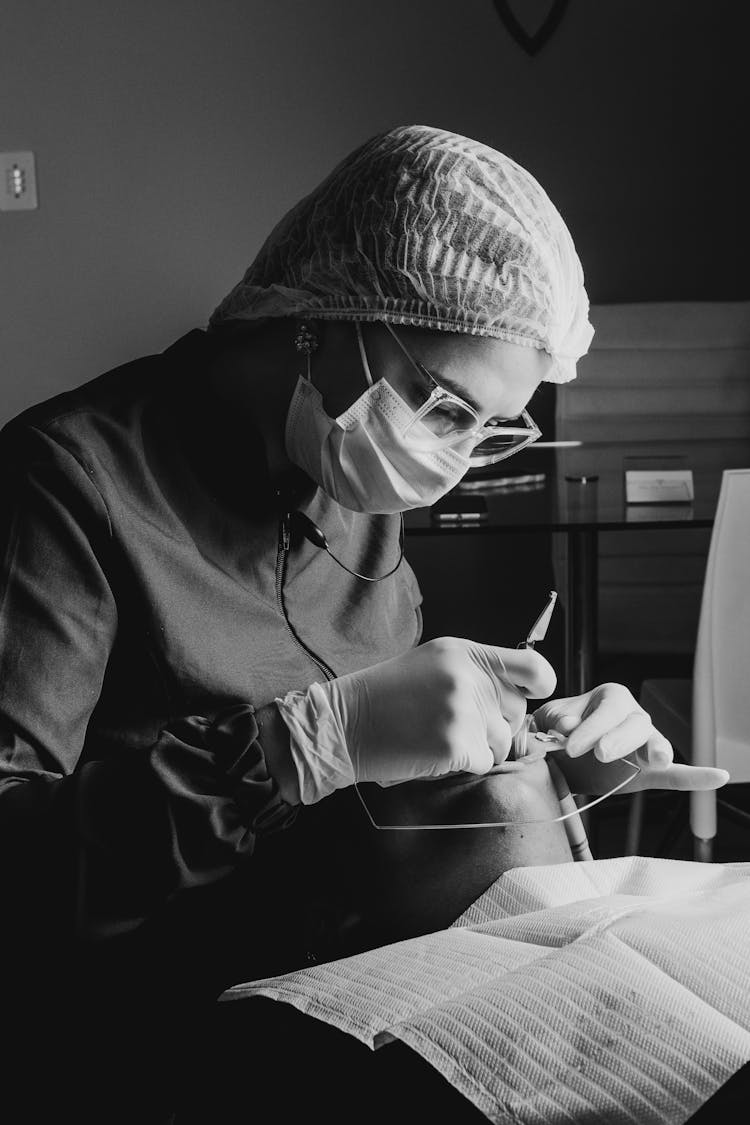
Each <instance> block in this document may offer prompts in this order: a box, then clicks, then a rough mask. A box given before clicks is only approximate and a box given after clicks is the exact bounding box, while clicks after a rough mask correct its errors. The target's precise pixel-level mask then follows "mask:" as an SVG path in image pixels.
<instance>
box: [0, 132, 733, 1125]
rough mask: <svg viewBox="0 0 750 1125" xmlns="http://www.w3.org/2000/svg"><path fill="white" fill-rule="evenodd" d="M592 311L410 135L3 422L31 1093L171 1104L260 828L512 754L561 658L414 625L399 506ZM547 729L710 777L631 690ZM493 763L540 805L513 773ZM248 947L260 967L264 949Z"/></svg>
mask: <svg viewBox="0 0 750 1125" xmlns="http://www.w3.org/2000/svg"><path fill="white" fill-rule="evenodd" d="M587 314H588V301H587V298H586V293H585V289H584V282H583V276H582V271H581V266H580V263H579V260H578V257H577V255H576V252H575V249H574V247H573V243H572V241H571V237H570V234H569V232H568V230H567V228H566V226H565V224H564V222H563V220H562V219H561V217H560V215H559V214H558V212H557V210H556V209H555V207H554V206H553V204H552V203H551V202H550V200H549V199H548V197H547V195H546V194H545V192H544V191H543V190H542V188H541V187H540V186H539V184H538V183H536V181H535V180H534V179H533V177H532V176H530V175H529V174H528V173H527V172H525V171H524V170H523V169H522V168H520V167H519V166H518V165H517V164H515V163H514V162H513V161H512V160H511V159H509V158H508V157H506V156H504V155H502V154H501V153H499V152H496V151H494V150H493V149H491V148H488V147H487V146H485V145H483V144H480V143H477V142H475V141H472V140H469V139H467V138H465V137H461V136H457V135H455V134H452V133H449V132H445V131H443V130H440V129H435V128H428V127H422V126H409V127H401V128H396V129H393V130H392V131H390V132H387V133H384V134H382V135H379V136H376V137H374V138H373V139H371V140H369V141H368V142H366V143H365V144H363V145H362V146H361V147H360V148H358V149H357V150H356V151H355V152H353V153H352V154H351V155H349V156H348V157H347V158H346V159H344V160H343V162H342V163H341V164H339V166H338V167H337V168H335V169H334V171H333V172H332V173H331V174H330V175H329V176H328V177H327V179H325V180H324V181H323V183H321V184H320V185H319V186H318V187H317V188H316V189H315V190H314V191H313V192H312V193H311V194H310V195H308V196H307V197H306V198H305V199H303V200H302V201H301V202H300V203H299V204H298V205H297V206H296V207H294V208H293V209H292V210H291V211H290V212H289V214H287V215H286V216H285V217H284V218H283V219H282V220H281V222H280V223H279V224H278V226H277V227H276V229H275V230H273V231H272V233H271V234H270V236H269V238H268V239H267V241H266V242H265V244H264V245H263V247H262V248H261V250H260V252H259V253H258V255H257V257H256V258H255V261H254V262H253V263H252V265H251V266H250V267H249V269H248V270H247V272H246V274H245V276H244V277H243V278H242V280H241V281H240V282H239V284H238V285H237V286H236V287H235V288H234V289H233V290H232V292H231V293H230V294H229V295H228V296H227V297H226V299H225V300H223V301H222V302H221V303H220V305H219V307H218V308H217V309H216V311H215V312H214V314H213V316H212V317H211V318H210V323H209V325H208V326H207V328H206V329H198V328H196V329H195V330H193V331H190V332H188V333H187V335H185V336H184V337H182V338H181V339H179V340H177V341H176V342H175V343H173V344H172V345H171V346H170V347H168V348H167V349H166V351H164V352H163V353H161V354H158V355H153V356H148V357H146V358H141V359H137V360H135V361H133V362H132V363H128V364H126V365H125V366H123V367H120V368H118V369H117V370H115V371H111V372H109V373H107V374H105V375H102V376H101V377H99V378H97V379H94V380H93V381H92V382H89V383H85V384H84V385H82V386H80V387H78V388H76V389H74V390H71V391H68V392H66V393H64V394H61V395H59V396H57V397H55V398H54V399H52V400H50V401H48V402H44V403H41V404H40V405H37V406H34V407H32V408H31V409H30V410H27V411H26V412H25V413H24V414H22V415H21V416H20V417H18V418H16V419H14V420H13V421H12V422H10V423H9V424H8V425H7V426H6V427H5V430H4V431H3V433H2V438H1V441H0V454H1V456H2V465H3V473H2V479H3V489H2V521H1V524H0V527H1V535H2V548H3V550H2V560H3V561H2V567H3V569H2V577H1V579H0V583H1V588H2V601H1V603H0V670H1V677H2V678H1V682H2V696H1V699H0V825H1V829H2V838H3V852H2V855H3V864H2V875H1V879H2V895H3V902H4V904H5V914H4V917H5V920H4V923H3V941H4V954H3V956H4V973H5V978H6V981H7V982H9V985H13V986H15V989H11V991H12V992H13V995H14V997H15V1003H16V1007H13V1005H12V1004H10V1005H9V1006H8V1007H7V1008H6V1011H8V1012H14V1013H15V1015H14V1016H13V1017H12V1018H11V1017H10V1016H9V1017H8V1019H9V1023H8V1025H7V1026H6V1029H5V1036H4V1038H5V1039H6V1041H7V1040H8V1039H9V1038H10V1040H11V1041H13V1042H15V1045H16V1047H17V1048H18V1055H19V1058H23V1059H24V1060H25V1062H26V1063H28V1062H29V1061H31V1063H32V1070H33V1067H34V1066H36V1067H37V1068H38V1069H37V1073H38V1074H39V1075H40V1078H41V1076H44V1075H45V1074H47V1075H52V1074H54V1080H53V1079H52V1078H49V1080H48V1081H40V1082H39V1083H38V1084H33V1083H29V1082H28V1081H27V1082H26V1083H25V1084H24V1083H23V1082H22V1081H21V1080H20V1078H19V1080H18V1083H17V1085H16V1093H19V1091H20V1094H19V1096H20V1100H21V1103H22V1104H25V1105H28V1106H29V1107H33V1106H35V1105H36V1104H37V1102H39V1104H41V1103H42V1102H44V1098H45V1097H52V1100H53V1101H54V1102H55V1105H56V1106H58V1107H61V1106H68V1107H70V1106H71V1105H74V1106H75V1105H77V1106H78V1111H77V1112H78V1116H77V1117H74V1118H72V1119H76V1120H79V1121H80V1120H84V1119H87V1114H90V1115H91V1117H92V1119H98V1120H102V1121H113V1120H120V1118H119V1117H118V1116H117V1114H118V1113H119V1112H121V1113H122V1119H123V1120H132V1121H139V1122H140V1121H150V1120H152V1119H153V1120H163V1119H165V1118H164V1114H165V1113H166V1112H167V1110H168V1101H169V1093H168V1088H169V1082H170V1079H171V1077H172V1073H171V1072H172V1069H173V1068H174V1066H175V1065H177V1063H175V1061H174V1060H175V1057H176V1058H177V1059H179V1057H180V1051H181V1050H182V1048H181V1047H179V1044H180V1042H181V1040H180V1036H179V1028H178V1027H177V1024H178V1023H180V1022H182V1021H186V1023H185V1026H188V1025H189V1022H190V1012H191V1011H192V1009H191V1000H192V999H194V998H195V996H200V997H209V998H211V999H213V998H214V997H215V996H216V995H217V993H218V992H219V991H220V990H221V988H223V987H226V985H227V984H229V983H231V980H227V979H225V977H226V973H227V972H228V970H227V968H226V965H224V964H223V963H222V958H221V956H220V955H219V954H217V948H218V949H221V948H222V946H223V947H224V948H226V949H228V947H229V945H230V943H231V939H232V935H231V934H230V933H229V932H228V930H229V927H226V928H225V930H224V932H223V933H221V934H220V935H219V939H218V941H217V934H216V932H215V930H214V931H213V932H212V935H211V938H210V939H209V938H208V937H206V938H205V942H204V941H203V938H200V939H197V938H196V936H195V935H196V934H201V935H203V934H204V933H207V932H208V929H210V922H211V919H212V918H216V917H220V916H221V912H220V910H219V907H218V905H217V903H218V902H219V901H220V900H221V898H222V896H224V897H226V896H231V895H240V896H242V897H243V899H244V900H245V903H246V904H247V903H248V902H249V903H250V913H251V914H252V908H253V907H252V904H253V903H255V902H257V908H256V909H255V914H254V915H252V922H251V926H250V929H251V931H252V933H253V934H254V935H255V937H257V941H258V946H259V948H261V947H263V945H264V938H263V934H264V931H265V930H266V929H268V930H269V932H272V930H273V926H272V919H271V918H270V917H269V913H268V911H266V910H265V909H264V907H263V905H262V904H263V902H264V899H263V893H262V886H261V883H262V880H261V879H260V876H258V881H257V882H254V881H253V880H254V875H253V870H254V864H256V862H257V861H258V858H259V857H260V856H261V855H262V854H263V852H264V847H270V846H271V845H269V844H267V841H268V840H269V839H270V838H271V837H273V836H274V835H275V834H279V833H282V834H283V833H285V832H287V833H289V836H288V839H289V840H291V841H293V840H294V838H295V837H294V830H295V829H294V824H293V822H294V821H295V819H296V818H297V817H298V816H300V815H301V814H300V810H301V809H304V808H305V807H307V806H316V805H318V803H320V802H321V801H324V800H325V799H326V798H327V797H329V795H331V794H333V793H335V792H336V791H337V790H341V789H351V787H352V786H353V783H354V782H355V781H357V782H362V783H366V782H376V783H379V784H380V785H381V786H387V787H390V786H391V785H393V784H394V783H398V782H403V781H410V780H415V779H426V778H437V777H440V776H444V775H450V774H454V775H460V774H465V773H467V772H468V773H470V774H476V775H483V774H485V773H486V772H487V771H488V770H489V769H490V768H491V767H493V766H494V765H495V764H496V763H504V762H506V761H508V760H509V759H510V758H511V757H512V754H511V751H512V741H513V735H514V733H515V732H516V731H517V730H518V729H519V727H520V725H521V723H522V721H523V717H524V715H525V712H526V700H527V698H528V697H532V698H535V699H540V698H546V697H548V696H550V695H552V693H553V692H554V688H555V674H554V671H553V669H552V668H551V667H550V666H549V664H548V663H547V662H546V661H545V659H544V658H543V657H542V656H541V655H539V654H538V653H536V652H534V651H532V650H527V651H523V650H521V651H519V650H516V649H515V648H514V647H513V646H514V642H515V640H516V639H517V638H502V637H499V638H498V642H502V641H505V643H506V645H507V646H508V647H497V648H494V647H491V646H488V645H483V644H477V643H473V642H472V641H471V639H470V638H469V639H463V638H458V639H457V638H444V639H439V640H434V641H430V642H429V643H425V644H422V645H420V644H419V643H418V642H419V639H420V608H419V603H420V595H419V590H418V588H417V583H416V581H415V578H414V575H413V574H412V572H411V570H410V568H409V565H408V562H407V561H406V559H404V558H402V548H403V527H402V523H401V513H402V512H403V511H405V510H407V509H410V508H416V507H420V506H424V505H429V504H432V503H433V502H434V501H436V500H437V499H438V498H439V497H441V496H442V495H444V494H445V493H446V492H448V491H449V490H450V489H451V488H452V487H453V486H454V485H455V484H456V483H457V482H458V481H459V480H460V479H461V478H462V477H463V476H464V474H465V473H466V472H467V471H468V470H469V469H470V468H471V466H472V464H473V463H477V459H482V458H483V459H484V463H486V462H487V458H489V459H490V460H491V459H492V458H493V457H505V456H507V455H508V454H509V453H511V452H513V451H514V450H515V449H517V448H520V447H522V446H523V444H525V443H526V442H527V441H528V440H529V439H530V438H531V436H533V433H534V429H533V421H532V419H531V417H530V416H529V414H528V413H527V411H526V407H527V405H528V404H529V400H530V399H532V396H533V393H534V390H535V389H536V387H537V386H538V385H539V383H540V382H542V381H545V380H546V381H551V382H555V383H564V382H565V381H567V380H569V379H571V378H573V377H574V375H575V369H576V361H577V360H578V359H579V358H580V357H581V356H582V355H583V354H585V352H586V350H587V348H588V346H589V343H590V341H591V337H592V328H591V326H590V324H589V321H588V315H587ZM480 463H481V461H480ZM507 596H508V597H512V591H508V592H507ZM536 720H537V723H538V725H539V727H540V729H542V730H545V729H548V728H549V727H551V726H555V727H557V728H558V729H562V730H564V731H565V733H567V734H569V735H570V739H569V743H568V752H569V755H570V758H571V761H573V760H574V759H575V758H576V757H580V756H586V757H587V759H588V760H589V761H590V762H591V763H592V764H594V759H596V766H597V768H598V769H600V767H601V765H602V763H605V762H610V761H612V760H613V759H618V758H621V757H623V756H625V755H627V754H630V753H632V752H633V751H638V753H639V755H640V759H639V760H640V762H641V765H642V767H643V770H642V775H641V784H644V785H660V786H673V785H674V786H676V787H681V788H700V787H706V788H709V787H715V786H717V785H720V784H722V782H723V781H724V780H725V779H726V775H725V774H722V772H721V771H716V770H714V771H711V770H705V769H690V767H685V766H675V765H671V764H670V763H671V757H672V753H671V747H670V746H669V744H668V743H667V741H666V740H665V739H664V738H663V737H662V735H661V734H659V732H657V731H655V730H654V729H653V727H652V726H651V724H650V721H649V719H648V716H647V715H645V713H644V712H643V711H642V710H641V709H640V707H639V706H638V705H637V703H636V701H635V700H634V699H633V697H632V696H631V694H630V693H629V692H628V691H627V690H626V689H625V688H623V687H621V686H620V685H614V684H607V685H602V686H600V687H596V688H592V690H591V691H590V692H588V693H586V694H585V695H583V696H580V697H577V698H575V699H568V700H553V701H552V702H550V703H547V704H544V705H543V706H542V707H541V708H540V709H539V710H538V711H537V712H536ZM579 764H580V763H579ZM539 765H540V763H537V767H539ZM541 766H542V768H544V763H543V762H542V763H541ZM613 768H616V767H613ZM504 783H505V784H506V785H507V790H503V792H507V807H508V809H509V810H511V812H512V815H517V816H520V817H523V816H524V815H528V812H529V810H531V811H534V809H535V807H536V806H535V801H536V798H535V796H534V792H533V786H532V787H531V788H529V787H528V779H525V780H524V782H523V785H524V786H526V788H525V789H524V788H523V787H522V788H521V789H519V784H521V783H520V782H519V778H518V773H517V772H516V773H514V772H513V771H512V770H511V771H509V772H508V774H507V776H506V777H505V779H504ZM593 785H594V782H593V781H592V787H593ZM592 791H593V789H592ZM519 793H520V797H519ZM544 799H545V800H546V798H544ZM550 815H551V814H550ZM508 846H509V847H511V845H510V844H509V845H508ZM519 846H520V847H525V848H526V849H527V850H526V851H525V852H523V851H521V852H519V851H513V852H512V853H509V855H510V856H511V860H512V862H514V863H518V862H521V861H524V860H525V861H526V862H534V861H538V860H539V857H538V856H537V855H536V854H535V852H534V842H533V840H529V839H527V840H526V841H525V843H523V844H522V845H519V844H518V842H516V844H514V845H512V847H515V848H518V847H519ZM342 847H344V848H345V847H346V842H345V841H342ZM256 853H257V854H256ZM542 858H544V857H542ZM562 858H565V856H563V857H562ZM258 870H260V866H259V867H258ZM263 878H264V879H267V880H270V882H273V876H266V875H264V876H263ZM254 896H257V898H254ZM243 940H244V941H245V942H246V944H245V951H246V954H247V964H246V965H245V966H243V970H242V971H243V973H244V979H249V978H250V977H252V976H253V975H257V974H256V973H255V972H254V967H256V966H260V968H261V971H262V968H263V966H265V965H266V961H264V960H263V959H262V958H260V957H259V959H258V961H257V963H254V961H253V948H252V943H249V944H248V939H247V935H245V937H244V938H243ZM282 967H283V965H282ZM178 968H179V971H178ZM176 978H179V987H178V986H177V985H176V984H175V983H174V982H175V979H176ZM170 981H171V982H172V983H171V984H170V983H169V982H170ZM170 1015H171V1017H172V1022H170ZM21 1017H23V1020H22V1019H21ZM19 1021H20V1022H19ZM194 1034H199V1032H194ZM72 1060H75V1064H74V1063H73V1061H72ZM9 1073H10V1071H9V1070H8V1069H7V1068H6V1079H5V1083H6V1085H7V1082H8V1077H7V1076H8V1074H9ZM19 1073H20V1072H19ZM144 1076H148V1077H147V1078H146V1077H144ZM160 1083H161V1084H162V1085H163V1086H164V1087H166V1088H167V1092H166V1093H165V1092H164V1091H163V1090H162V1088H161V1086H160ZM146 1089H148V1090H149V1091H151V1092H150V1093H149V1094H146V1093H144V1091H145V1090H146ZM103 1091H104V1092H103ZM106 1091H109V1094H107V1093H106ZM102 1098H104V1099H105V1100H104V1102H102V1101H101V1100H100V1099H102ZM98 1099H99V1100H98ZM45 1104H46V1103H45ZM134 1105H137V1107H138V1113H139V1114H140V1116H136V1115H135V1110H134ZM98 1112H99V1113H100V1114H101V1115H100V1116H97V1114H98ZM160 1114H161V1117H160V1116H159V1115H160ZM63 1118H64V1114H61V1116H60V1119H63ZM22 1119H23V1118H22V1117H20V1118H19V1120H22ZM28 1119H30V1120H33V1119H34V1118H33V1117H29V1118H28ZM40 1119H44V1120H47V1119H51V1118H46V1117H40ZM55 1119H57V1118H55Z"/></svg>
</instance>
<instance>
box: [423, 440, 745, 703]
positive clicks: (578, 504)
mask: <svg viewBox="0 0 750 1125" xmlns="http://www.w3.org/2000/svg"><path fill="white" fill-rule="evenodd" d="M662 449H663V447H662ZM658 452H659V447H655V446H654V445H651V444H649V445H644V444H640V445H638V446H637V447H625V446H623V445H619V446H617V447H616V448H615V449H613V447H612V446H611V444H610V445H599V444H596V443H586V445H585V447H580V448H578V449H575V450H568V449H562V450H551V449H550V450H537V451H533V450H529V451H528V453H527V451H524V452H522V453H520V454H518V455H517V457H515V458H514V459H513V460H512V461H510V462H507V463H506V464H505V465H504V464H502V463H501V464H499V465H498V466H496V469H497V472H498V475H500V474H503V473H507V474H508V475H511V474H513V473H515V472H516V471H518V472H522V473H524V474H528V473H540V472H543V473H544V482H543V483H542V484H541V485H538V486H537V487H533V488H532V487H530V488H528V489H526V488H524V489H521V488H518V489H510V488H504V489H493V488H492V487H491V486H489V484H488V486H487V487H486V488H483V489H482V493H483V495H484V496H485V499H486V501H487V507H488V510H489V519H488V520H487V521H486V522H484V523H463V524H460V525H447V526H446V525H438V524H436V523H435V521H434V520H433V519H432V517H431V514H430V509H429V508H419V509H416V510H415V511H412V512H407V513H405V516H404V522H405V527H406V534H407V538H408V537H410V536H422V535H430V536H434V537H443V538H445V537H448V536H456V535H493V534H497V533H498V532H518V531H527V532H528V531H535V530H536V531H540V532H543V531H546V532H563V533H564V534H565V539H566V546H567V550H566V583H567V599H566V638H565V669H564V677H565V693H566V695H578V694H580V693H581V692H583V691H587V690H589V688H591V687H592V686H593V682H594V664H595V660H596V652H597V559H598V536H599V533H600V532H602V531H621V530H624V529H633V528H634V527H636V526H638V527H639V528H642V529H644V530H645V529H647V528H649V529H650V528H686V527H703V528H707V527H711V525H712V524H713V519H714V512H715V508H716V502H717V500H718V496H719V488H720V485H721V472H722V470H721V468H717V467H716V465H715V464H714V465H711V466H702V465H692V466H691V467H692V469H693V481H694V488H695V499H694V500H693V502H692V503H689V504H626V503H625V484H624V479H625V478H624V471H623V458H624V457H629V456H644V455H648V456H654V455H655V454H656V453H658ZM664 452H665V453H666V450H664ZM748 462H750V457H748ZM688 465H689V466H690V461H688ZM725 467H726V468H730V467H734V466H730V465H726V466H725ZM738 467H739V466H738ZM581 473H589V474H594V473H595V474H596V475H597V476H598V479H597V480H595V481H591V482H590V483H586V484H582V483H578V482H576V481H570V480H568V479H566V477H567V476H569V475H571V474H573V475H575V474H578V475H580V474H581Z"/></svg>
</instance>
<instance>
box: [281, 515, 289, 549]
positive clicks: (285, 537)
mask: <svg viewBox="0 0 750 1125" xmlns="http://www.w3.org/2000/svg"><path fill="white" fill-rule="evenodd" d="M291 541H292V532H291V527H290V522H289V513H288V512H286V513H285V514H284V515H283V516H282V518H281V549H282V551H288V550H289V544H290V543H291Z"/></svg>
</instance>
